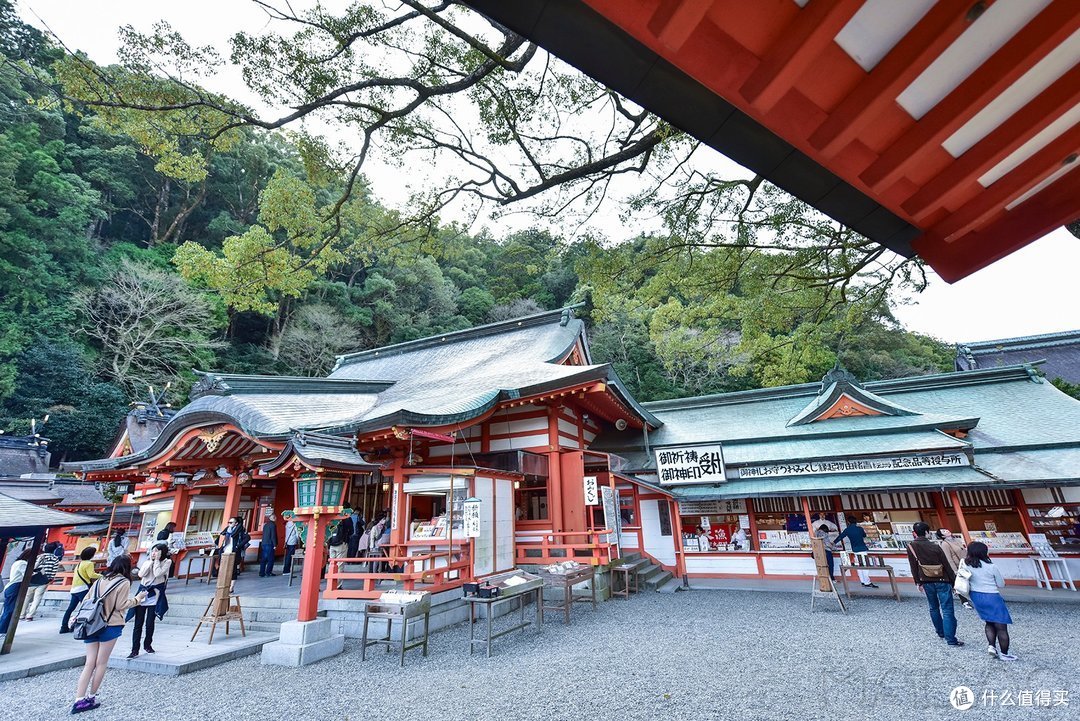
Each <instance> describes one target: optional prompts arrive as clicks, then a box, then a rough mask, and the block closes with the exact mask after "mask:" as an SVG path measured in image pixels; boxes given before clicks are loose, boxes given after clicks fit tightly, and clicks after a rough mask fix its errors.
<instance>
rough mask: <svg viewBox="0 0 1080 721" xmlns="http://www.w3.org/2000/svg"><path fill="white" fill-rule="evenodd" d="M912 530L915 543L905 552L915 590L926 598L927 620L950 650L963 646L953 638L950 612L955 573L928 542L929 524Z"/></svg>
mask: <svg viewBox="0 0 1080 721" xmlns="http://www.w3.org/2000/svg"><path fill="white" fill-rule="evenodd" d="M912 530H913V531H914V535H915V540H914V541H912V542H911V543H910V544H908V549H907V552H908V564H909V565H910V566H911V578H912V579H913V580H914V581H915V586H916V587H917V588H918V589H919V590H920V591H922V592H923V593H925V594H926V603H927V605H928V606H929V607H930V620H931V622H933V624H934V630H935V631H936V632H937V635H938V637H939V638H943V639H945V641H946V642H947V643H948V644H949V645H950V646H963V645H964V642H963V641H960V640H959V639H957V638H956V611H955V609H954V608H953V583H954V582H955V581H956V573H955V572H954V571H953V570H952V566H950V565H949V559H948V558H946V557H945V552H944V551H942V550H941V547H940V546H938V545H937V544H936V543H931V542H930V540H929V539H927V537H926V534H927V533H929V532H930V526H929V524H927V523H923V522H922V521H920V522H918V523H916V524H915V525H914V526H913V527H912Z"/></svg>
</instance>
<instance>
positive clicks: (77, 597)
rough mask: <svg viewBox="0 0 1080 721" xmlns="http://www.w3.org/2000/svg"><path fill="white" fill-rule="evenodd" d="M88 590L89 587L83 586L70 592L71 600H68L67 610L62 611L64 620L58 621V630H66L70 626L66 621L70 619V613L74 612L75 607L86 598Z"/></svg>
mask: <svg viewBox="0 0 1080 721" xmlns="http://www.w3.org/2000/svg"><path fill="white" fill-rule="evenodd" d="M89 592H90V589H89V588H87V587H85V586H84V587H83V590H81V591H73V592H72V594H71V600H70V601H68V607H67V610H66V611H64V620H62V621H61V622H60V630H62V631H66V630H67V629H69V628H71V626H69V625H68V621H70V620H71V614H72V613H74V611H75V609H76V608H78V607H79V604H80V603H82V600H83V599H84V598H86V594H87V593H89Z"/></svg>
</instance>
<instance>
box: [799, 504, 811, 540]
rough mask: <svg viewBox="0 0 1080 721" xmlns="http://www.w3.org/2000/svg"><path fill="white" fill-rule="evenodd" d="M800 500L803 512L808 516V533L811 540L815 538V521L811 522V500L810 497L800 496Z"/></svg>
mask: <svg viewBox="0 0 1080 721" xmlns="http://www.w3.org/2000/svg"><path fill="white" fill-rule="evenodd" d="M799 500H800V501H801V502H802V512H803V515H804V516H806V532H807V533H809V534H810V538H813V537H814V528H813V521H811V520H810V498H809V496H800V497H799Z"/></svg>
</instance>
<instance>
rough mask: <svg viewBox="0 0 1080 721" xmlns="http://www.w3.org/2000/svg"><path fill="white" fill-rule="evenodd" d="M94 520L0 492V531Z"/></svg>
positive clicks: (25, 529) (26, 529) (18, 530)
mask: <svg viewBox="0 0 1080 721" xmlns="http://www.w3.org/2000/svg"><path fill="white" fill-rule="evenodd" d="M94 521H95V519H93V518H90V517H88V516H83V515H80V514H77V513H64V512H62V511H54V510H53V509H51V508H42V507H41V506H35V505H34V504H33V503H27V502H26V501H20V500H19V499H17V498H12V497H11V496H8V495H5V494H3V493H0V531H7V532H9V533H25V532H26V531H29V530H35V529H41V528H54V527H56V526H75V525H78V524H80V523H93V522H94Z"/></svg>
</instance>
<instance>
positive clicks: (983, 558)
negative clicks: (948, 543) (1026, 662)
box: [962, 541, 1016, 661]
mask: <svg viewBox="0 0 1080 721" xmlns="http://www.w3.org/2000/svg"><path fill="white" fill-rule="evenodd" d="M962 568H965V569H967V570H968V571H969V572H970V573H971V575H970V576H969V577H968V579H967V581H968V588H969V594H968V595H969V597H970V598H971V604H972V605H973V606H975V610H976V611H977V612H978V614H979V618H981V619H982V620H983V622H985V623H986V642H987V644H989V645H988V646H987V647H986V652H987V653H988V654H990V655H991V656H997V657H998V658H1000V659H1001V660H1002V661H1015V660H1016V656H1013V655H1012V654H1011V653H1009V624H1010V623H1012V622H1013V621H1012V616H1011V615H1009V608H1008V607H1007V606H1006V605H1005V601H1004V599H1002V598H1001V593H1000V592H999V591H998V589H999V588H1003V587H1004V586H1005V578H1004V576H1002V575H1001V571H1000V570H999V569H998V568H997V566H995V565H994V562H993V561H991V560H990V555H989V551H988V549H987V547H986V544H985V543H979V542H978V541H975V542H973V543H972V544H971V545H970V546H968V550H967V557H965V558H964V563H963V566H962ZM999 648H1000V651H999V650H998V649H999Z"/></svg>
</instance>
